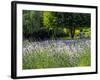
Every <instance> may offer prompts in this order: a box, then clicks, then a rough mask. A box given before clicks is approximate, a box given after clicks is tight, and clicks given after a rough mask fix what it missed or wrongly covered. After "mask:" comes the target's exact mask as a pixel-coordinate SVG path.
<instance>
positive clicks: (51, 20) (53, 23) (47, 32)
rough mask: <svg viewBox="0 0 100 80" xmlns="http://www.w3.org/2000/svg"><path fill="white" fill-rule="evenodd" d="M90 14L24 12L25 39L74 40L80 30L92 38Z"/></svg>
mask: <svg viewBox="0 0 100 80" xmlns="http://www.w3.org/2000/svg"><path fill="white" fill-rule="evenodd" d="M90 24H91V15H90V14H89V13H70V12H49V11H31V10H23V37H24V38H30V37H31V38H33V39H37V40H39V39H40V40H43V39H58V38H65V39H74V38H77V37H79V33H80V30H82V31H84V33H86V37H88V38H90V26H91V25H90Z"/></svg>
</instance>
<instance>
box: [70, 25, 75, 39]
mask: <svg viewBox="0 0 100 80" xmlns="http://www.w3.org/2000/svg"><path fill="white" fill-rule="evenodd" d="M74 35H75V27H71V28H70V36H71V38H72V39H74Z"/></svg>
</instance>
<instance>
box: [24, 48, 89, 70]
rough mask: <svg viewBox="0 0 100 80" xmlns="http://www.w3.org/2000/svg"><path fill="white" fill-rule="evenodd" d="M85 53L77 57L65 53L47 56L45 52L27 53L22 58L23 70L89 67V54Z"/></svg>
mask: <svg viewBox="0 0 100 80" xmlns="http://www.w3.org/2000/svg"><path fill="white" fill-rule="evenodd" d="M88 51H89V50H88ZM85 52H86V53H85V54H83V53H82V54H81V55H79V57H77V55H73V56H70V55H68V54H66V53H61V54H60V53H58V54H52V53H51V54H52V55H48V53H47V52H46V51H43V52H36V53H28V54H26V55H24V57H23V69H38V68H57V67H77V66H90V64H91V61H90V53H89V52H87V51H85Z"/></svg>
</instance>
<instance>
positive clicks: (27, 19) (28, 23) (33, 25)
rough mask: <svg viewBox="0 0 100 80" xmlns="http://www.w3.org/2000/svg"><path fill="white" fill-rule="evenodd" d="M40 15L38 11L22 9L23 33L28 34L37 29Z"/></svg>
mask: <svg viewBox="0 0 100 80" xmlns="http://www.w3.org/2000/svg"><path fill="white" fill-rule="evenodd" d="M40 20H41V15H40V12H39V11H29V10H23V34H24V36H28V35H30V34H32V33H33V32H35V31H38V30H39V28H40V26H41V25H40V24H41V21H40Z"/></svg>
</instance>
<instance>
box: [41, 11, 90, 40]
mask: <svg viewBox="0 0 100 80" xmlns="http://www.w3.org/2000/svg"><path fill="white" fill-rule="evenodd" d="M90 16H91V15H90V14H88V13H66V12H44V22H43V23H44V25H45V26H46V27H48V28H55V29H56V28H58V27H61V28H68V29H69V31H70V36H71V38H74V34H75V29H76V28H79V27H80V28H82V27H90V21H91V20H90Z"/></svg>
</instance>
